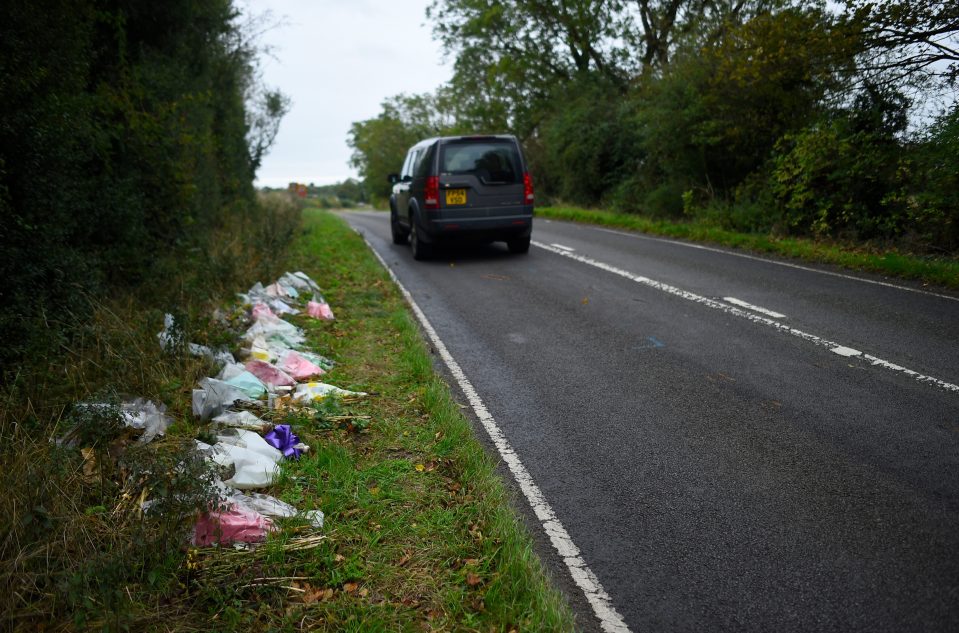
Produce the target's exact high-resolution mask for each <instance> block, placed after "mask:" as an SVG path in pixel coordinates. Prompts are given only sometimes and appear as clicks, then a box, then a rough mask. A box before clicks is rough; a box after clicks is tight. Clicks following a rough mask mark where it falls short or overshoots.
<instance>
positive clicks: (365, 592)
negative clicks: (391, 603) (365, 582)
mask: <svg viewBox="0 0 959 633" xmlns="http://www.w3.org/2000/svg"><path fill="white" fill-rule="evenodd" d="M369 593H370V590H369V589H367V588H366V587H363V588H362V589H360V597H361V598H365V597H366V596H368V595H369Z"/></svg>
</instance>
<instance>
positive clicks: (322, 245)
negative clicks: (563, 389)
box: [207, 209, 573, 631]
mask: <svg viewBox="0 0 959 633" xmlns="http://www.w3.org/2000/svg"><path fill="white" fill-rule="evenodd" d="M290 268H291V269H302V270H304V271H305V272H307V274H310V275H311V276H313V277H314V278H315V279H317V281H318V282H319V283H320V285H321V286H322V287H323V292H324V296H325V297H326V299H327V300H328V301H329V302H330V304H331V305H332V306H333V309H334V311H335V313H336V317H337V320H336V321H333V322H315V321H314V322H309V323H307V322H301V323H300V324H301V325H303V326H304V327H305V328H306V330H307V334H308V337H309V339H310V344H311V345H312V346H313V347H314V349H316V350H318V351H320V352H321V353H324V354H327V355H329V356H331V357H333V358H334V359H336V360H337V361H338V362H339V364H338V365H337V367H336V368H335V369H334V370H333V372H332V375H331V376H330V378H329V380H330V382H333V383H334V384H337V385H339V386H343V387H346V388H349V389H354V390H361V391H366V392H369V393H372V394H375V395H374V396H372V397H370V398H368V399H366V400H364V401H363V402H361V403H355V404H350V405H340V406H339V409H338V410H337V411H336V412H335V413H336V414H337V415H340V416H346V417H350V416H369V417H370V420H369V421H368V422H367V421H366V420H365V418H354V419H361V420H363V422H362V423H360V424H355V423H333V424H325V425H319V426H317V425H316V424H315V423H313V422H310V421H307V420H302V421H301V422H300V423H299V424H295V428H296V430H297V432H298V433H299V434H300V436H301V438H303V439H304V440H305V441H306V442H307V443H308V444H310V446H312V447H313V449H312V451H311V452H310V453H309V454H308V455H307V456H304V457H303V458H301V459H300V460H299V461H298V462H289V463H288V464H287V468H286V469H285V472H284V477H283V479H282V481H281V482H280V484H279V486H278V489H277V490H276V491H274V492H275V493H277V494H278V496H280V497H281V498H283V499H284V500H286V501H288V502H290V503H293V504H295V505H297V506H298V507H318V508H320V509H322V510H323V512H324V513H325V515H326V517H327V526H328V527H327V529H326V530H325V535H326V539H325V540H324V541H323V542H322V543H321V544H320V545H319V547H316V548H313V549H311V550H310V551H309V553H308V554H307V555H303V556H296V555H291V554H290V553H287V554H286V555H285V556H284V557H281V558H282V561H281V562H280V563H279V564H277V565H275V566H272V567H271V568H270V569H264V568H263V567H262V566H260V567H255V573H256V574H260V575H261V576H263V575H268V576H271V577H277V578H283V577H287V578H296V579H298V580H296V581H290V582H288V583H281V584H284V585H287V587H292V588H293V590H290V589H289V588H274V589H272V590H271V591H272V592H273V596H272V600H271V601H273V604H274V605H275V606H276V609H275V610H272V611H268V612H267V613H263V612H262V610H260V611H255V610H251V609H249V608H248V607H247V606H244V607H243V608H238V609H237V608H233V607H231V606H230V605H232V604H233V601H235V600H237V599H240V600H241V601H242V602H243V604H244V605H247V604H248V603H247V602H246V601H247V600H249V599H250V598H251V597H252V594H253V593H255V594H256V595H257V599H258V601H260V602H261V603H262V601H263V599H264V597H265V596H264V590H263V589H262V588H257V589H256V590H255V591H253V592H251V590H249V589H240V590H237V591H235V590H234V589H230V590H228V591H224V590H223V589H222V588H218V589H217V588H213V587H208V588H207V591H208V592H217V593H218V595H217V597H216V600H217V602H218V603H219V604H220V605H222V609H223V610H222V611H221V617H226V615H227V611H229V614H228V616H229V619H231V621H232V622H233V623H234V624H235V625H236V626H238V627H253V628H262V627H268V626H274V625H279V626H286V627H292V628H303V629H310V630H329V631H398V630H463V631H510V630H517V631H519V630H522V631H537V630H541V631H564V630H572V628H573V627H572V616H571V614H570V612H569V609H568V607H567V606H566V605H565V603H564V601H563V599H562V597H561V596H560V595H559V594H558V593H557V592H556V591H555V590H554V589H552V588H551V587H550V585H549V582H548V581H547V579H546V576H545V574H544V572H543V570H542V568H541V564H540V562H539V560H538V559H537V557H536V556H535V554H534V553H533V551H532V548H531V540H530V537H529V535H528V533H527V532H526V531H525V528H524V527H523V525H522V524H521V523H520V522H519V520H518V519H517V517H516V516H515V514H514V513H513V511H512V509H511V507H510V498H509V495H508V493H507V491H506V489H505V487H504V485H503V484H502V482H501V481H500V479H499V478H498V476H497V475H496V471H495V464H494V463H493V461H492V460H491V459H490V458H489V457H488V456H487V455H486V453H485V452H484V450H483V448H482V446H481V445H480V444H479V442H478V441H477V440H476V439H475V438H474V437H473V434H472V429H471V426H470V424H469V422H468V421H467V420H466V418H465V417H464V416H463V414H462V412H461V410H460V406H459V405H458V404H457V403H456V402H455V401H454V400H453V398H452V397H451V395H450V392H449V389H448V387H447V385H446V384H445V383H444V382H443V381H442V380H441V379H440V378H439V377H438V376H437V375H436V374H435V373H434V371H433V366H432V361H431V358H430V355H429V353H428V352H427V350H426V346H425V344H424V342H423V340H422V337H421V335H420V333H419V330H418V329H417V327H416V325H415V324H414V322H413V321H412V319H411V317H410V316H409V312H408V308H407V306H406V304H405V303H404V301H403V299H402V297H401V296H400V294H399V292H398V290H397V289H396V288H395V286H394V285H393V284H392V282H391V281H390V280H389V278H388V276H387V274H386V272H385V271H384V270H383V269H382V268H381V266H380V265H379V263H378V262H377V261H376V260H375V259H374V257H373V255H372V254H371V253H369V251H368V249H367V247H366V244H365V243H364V242H363V240H362V238H361V237H359V236H358V235H356V234H355V233H354V232H353V231H352V230H350V229H349V228H348V226H347V225H346V224H345V223H344V222H343V221H342V220H340V219H339V218H336V217H335V216H332V215H330V214H329V213H327V212H322V211H318V210H315V209H308V210H307V211H306V212H305V216H304V232H303V234H302V235H301V236H300V237H299V239H298V240H297V242H296V243H295V245H294V249H293V253H292V256H291V260H290ZM331 418H335V416H331ZM285 538H288V537H280V538H278V539H276V543H274V544H272V545H271V546H272V547H277V546H278V545H277V544H278V543H280V542H282V541H283V540H284V539H285ZM294 582H295V584H294ZM246 584H249V583H248V582H240V583H235V584H234V586H235V587H242V586H243V585H246Z"/></svg>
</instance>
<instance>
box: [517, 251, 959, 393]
mask: <svg viewBox="0 0 959 633" xmlns="http://www.w3.org/2000/svg"><path fill="white" fill-rule="evenodd" d="M530 243H531V244H533V245H534V246H537V247H539V248H542V249H544V250H547V251H550V252H553V253H556V254H557V255H562V256H563V257H569V258H570V259H574V260H576V261H578V262H581V263H583V264H589V265H590V266H594V267H596V268H599V269H601V270H605V271H607V272H610V273H613V274H614V275H619V276H620V277H625V278H626V279H630V280H632V281H635V282H637V283H641V284H644V285H646V286H649V287H651V288H655V289H656V290H662V291H663V292H666V293H669V294H671V295H675V296H677V297H681V298H683V299H686V300H687V301H693V302H695V303H700V304H702V305H704V306H707V307H710V308H713V309H715V310H721V311H722V312H725V313H727V314H732V315H734V316H738V317H742V318H744V319H748V320H749V321H752V322H753V323H758V324H760V325H766V326H769V327H771V328H773V329H776V330H778V331H780V332H783V333H785V334H790V335H792V336H795V337H798V338H801V339H803V340H804V341H808V342H810V343H813V344H815V345H819V346H821V347H827V348H829V349H830V350H832V349H848V350H850V351H852V352H855V354H850V356H849V357H850V358H862V359H863V360H865V361H868V362H869V363H871V364H872V365H874V366H877V367H882V368H884V369H889V370H891V371H896V372H900V373H903V374H905V375H907V376H909V377H910V378H912V379H914V380H916V381H918V382H927V383H930V384H932V385H935V386H936V387H939V388H940V389H943V390H945V391H951V392H954V393H959V385H955V384H952V383H950V382H946V381H944V380H940V379H938V378H935V377H933V376H926V375H925V374H920V373H919V372H917V371H914V370H912V369H907V368H905V367H902V366H900V365H896V364H895V363H891V362H889V361H887V360H883V359H881V358H878V357H876V356H872V355H871V354H866V353H864V352H859V351H858V350H854V349H852V348H850V347H846V346H845V345H840V344H839V343H834V342H833V341H830V340H827V339H824V338H822V337H819V336H816V335H815V334H810V333H808V332H803V331H802V330H797V329H796V328H793V327H789V326H788V325H786V324H784V323H780V322H779V321H775V320H773V319H770V318H767V317H764V316H760V315H758V314H755V313H753V312H747V311H746V310H742V309H740V308H737V307H734V306H731V305H728V304H725V303H722V302H721V301H716V300H715V299H710V298H708V297H703V296H700V295H697V294H695V293H692V292H689V291H687V290H682V289H680V288H677V287H675V286H670V285H669V284H664V283H663V282H661V281H656V280H654V279H650V278H649V277H643V276H642V275H634V274H633V273H631V272H629V271H626V270H623V269H622V268H616V267H615V266H611V265H609V264H605V263H603V262H600V261H597V260H595V259H590V258H589V257H585V256H583V255H577V254H575V253H567V252H566V251H562V250H560V249H558V248H553V247H552V246H550V245H548V244H543V243H541V242H536V241H533V242H530Z"/></svg>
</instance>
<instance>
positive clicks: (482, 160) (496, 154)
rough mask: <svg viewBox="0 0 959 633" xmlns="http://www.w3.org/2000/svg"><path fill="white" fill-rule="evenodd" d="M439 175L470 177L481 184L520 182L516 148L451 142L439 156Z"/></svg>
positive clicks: (502, 143)
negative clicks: (475, 178) (478, 180)
mask: <svg viewBox="0 0 959 633" xmlns="http://www.w3.org/2000/svg"><path fill="white" fill-rule="evenodd" d="M440 173H441V174H443V175H462V174H472V175H474V176H476V177H477V178H479V179H480V182H482V183H483V184H513V183H518V182H520V178H521V176H522V175H521V174H520V162H519V155H518V153H517V151H516V146H515V145H514V144H513V143H510V142H509V141H454V142H452V143H446V144H444V145H443V150H442V152H441V153H440Z"/></svg>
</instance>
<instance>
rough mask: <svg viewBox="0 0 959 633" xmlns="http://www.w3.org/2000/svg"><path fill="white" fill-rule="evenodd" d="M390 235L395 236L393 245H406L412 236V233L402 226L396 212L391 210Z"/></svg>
mask: <svg viewBox="0 0 959 633" xmlns="http://www.w3.org/2000/svg"><path fill="white" fill-rule="evenodd" d="M390 233H392V234H393V243H394V244H406V240H407V239H408V238H409V236H410V232H409V231H407V230H406V229H404V228H403V225H402V224H400V220H399V218H398V217H396V211H395V210H394V209H390Z"/></svg>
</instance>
